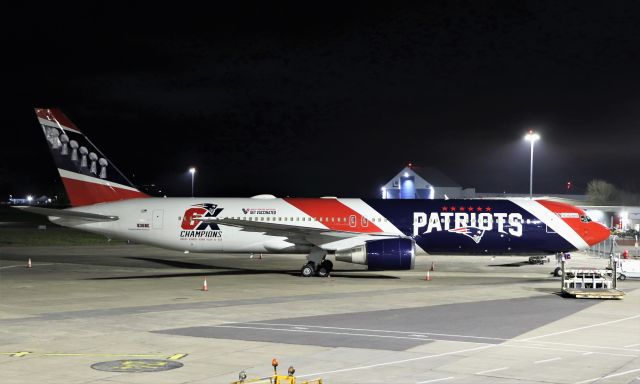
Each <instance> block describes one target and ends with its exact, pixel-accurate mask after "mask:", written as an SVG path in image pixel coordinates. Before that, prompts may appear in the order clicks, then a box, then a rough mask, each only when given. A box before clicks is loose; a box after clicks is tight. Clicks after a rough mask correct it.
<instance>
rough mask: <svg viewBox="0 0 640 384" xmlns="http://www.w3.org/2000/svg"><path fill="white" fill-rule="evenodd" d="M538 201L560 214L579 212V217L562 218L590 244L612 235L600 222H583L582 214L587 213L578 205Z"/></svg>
mask: <svg viewBox="0 0 640 384" xmlns="http://www.w3.org/2000/svg"><path fill="white" fill-rule="evenodd" d="M537 201H538V203H540V204H541V205H542V206H544V207H545V208H547V209H548V210H550V211H551V212H553V213H555V214H557V215H559V216H560V215H561V214H562V213H577V214H578V217H571V218H567V217H561V219H562V220H564V222H565V223H567V224H568V225H569V226H570V227H571V229H573V230H574V231H575V232H576V233H577V234H578V236H580V237H582V239H583V240H584V241H585V242H586V243H587V244H589V245H590V246H593V245H595V244H598V243H599V242H601V241H604V240H605V239H607V238H608V237H609V235H611V231H610V230H609V228H607V227H605V226H604V225H602V224H600V223H596V222H593V221H592V222H583V221H582V220H580V216H583V215H586V213H585V212H584V211H583V210H582V209H580V208H578V207H574V206H573V205H569V204H565V203H558V202H556V201H549V200H537Z"/></svg>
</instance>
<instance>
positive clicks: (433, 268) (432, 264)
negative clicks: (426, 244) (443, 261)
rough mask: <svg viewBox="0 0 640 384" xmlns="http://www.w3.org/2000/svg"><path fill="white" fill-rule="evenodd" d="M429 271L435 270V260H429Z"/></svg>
mask: <svg viewBox="0 0 640 384" xmlns="http://www.w3.org/2000/svg"><path fill="white" fill-rule="evenodd" d="M429 270H430V271H432V272H433V271H435V270H436V263H435V262H433V261H432V262H431V269H429Z"/></svg>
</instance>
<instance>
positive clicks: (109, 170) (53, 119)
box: [36, 108, 148, 207]
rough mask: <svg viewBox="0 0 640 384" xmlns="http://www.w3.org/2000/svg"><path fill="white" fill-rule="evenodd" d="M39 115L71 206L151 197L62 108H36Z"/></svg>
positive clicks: (39, 120)
mask: <svg viewBox="0 0 640 384" xmlns="http://www.w3.org/2000/svg"><path fill="white" fill-rule="evenodd" d="M36 115H37V116H38V122H39V123H40V125H42V130H43V132H44V135H45V137H46V139H47V144H48V145H49V149H50V150H51V154H52V155H53V159H54V161H55V163H56V167H57V168H58V172H59V173H60V177H61V178H62V182H63V184H64V188H65V190H66V191H67V195H68V197H69V201H70V202H71V205H72V206H74V207H75V206H79V205H90V204H96V203H103V202H107V201H115V200H126V199H134V198H139V197H148V196H147V195H146V194H144V193H142V192H140V191H139V190H138V189H136V188H135V187H134V186H133V184H132V183H131V182H130V181H129V180H128V179H127V178H126V177H125V176H124V175H123V174H122V173H121V172H120V171H119V170H118V169H117V168H116V167H115V166H114V165H113V164H112V163H111V162H110V161H108V160H107V158H106V156H105V155H103V154H102V152H100V150H99V149H98V148H96V146H95V145H93V143H92V142H91V140H89V138H88V137H86V136H85V135H84V134H83V133H82V132H80V131H79V130H78V128H77V127H76V126H75V124H73V123H72V122H71V120H69V119H68V118H67V117H66V116H65V115H64V114H63V113H62V112H61V111H60V110H59V109H46V108H36Z"/></svg>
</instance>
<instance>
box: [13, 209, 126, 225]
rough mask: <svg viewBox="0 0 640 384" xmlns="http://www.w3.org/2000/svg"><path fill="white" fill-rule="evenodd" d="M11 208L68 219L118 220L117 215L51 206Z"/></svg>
mask: <svg viewBox="0 0 640 384" xmlns="http://www.w3.org/2000/svg"><path fill="white" fill-rule="evenodd" d="M13 208H17V209H20V210H22V211H25V212H31V213H35V214H38V215H45V216H55V217H63V218H69V219H80V220H86V221H93V222H98V221H116V220H118V216H107V215H99V214H97V213H89V212H79V211H71V210H68V209H53V208H41V207H30V206H25V207H13Z"/></svg>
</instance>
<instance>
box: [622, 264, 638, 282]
mask: <svg viewBox="0 0 640 384" xmlns="http://www.w3.org/2000/svg"><path fill="white" fill-rule="evenodd" d="M627 277H635V278H638V277H640V260H633V259H620V260H618V279H620V280H626V279H627Z"/></svg>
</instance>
